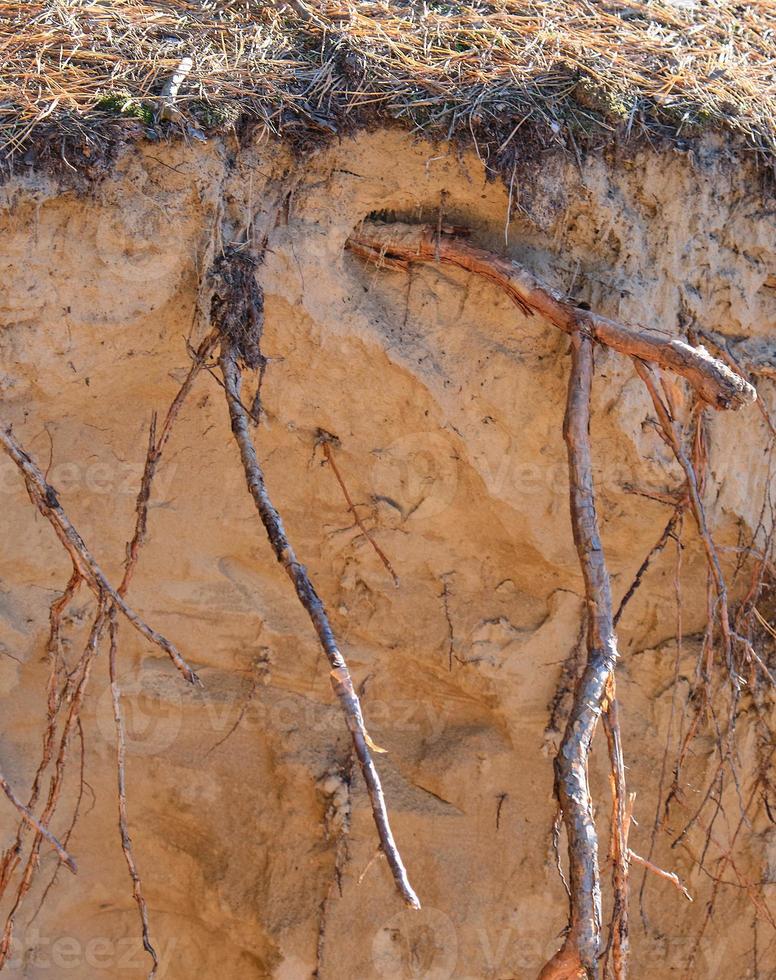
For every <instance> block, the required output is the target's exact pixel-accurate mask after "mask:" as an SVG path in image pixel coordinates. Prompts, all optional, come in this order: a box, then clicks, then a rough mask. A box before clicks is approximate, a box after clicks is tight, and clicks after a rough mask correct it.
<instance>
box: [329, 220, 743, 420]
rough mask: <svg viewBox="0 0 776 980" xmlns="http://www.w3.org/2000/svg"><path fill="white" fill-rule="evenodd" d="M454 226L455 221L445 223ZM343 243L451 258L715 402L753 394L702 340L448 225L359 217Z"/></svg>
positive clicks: (411, 256)
mask: <svg viewBox="0 0 776 980" xmlns="http://www.w3.org/2000/svg"><path fill="white" fill-rule="evenodd" d="M452 231H453V232H456V231H457V232H460V229H452ZM347 244H348V247H349V248H350V249H351V250H354V251H357V252H358V254H359V255H361V256H362V257H363V258H366V259H368V260H369V261H372V262H375V263H376V264H378V265H379V264H380V263H384V262H386V260H387V261H389V262H393V263H399V262H400V263H404V264H405V265H406V264H408V263H411V262H443V263H448V264H450V265H457V266H458V267H459V268H461V269H466V270H467V271H469V272H473V273H475V274H477V275H479V276H482V277H483V278H484V279H488V280H490V281H491V282H493V283H495V284H496V285H498V286H500V287H501V288H502V289H503V290H504V291H505V292H506V293H507V295H509V296H510V297H511V298H512V300H513V301H514V302H515V303H516V304H517V306H519V307H520V308H521V309H522V310H523V311H524V312H528V313H531V312H533V311H535V312H536V313H539V314H541V315H542V316H545V317H547V319H548V320H550V322H551V323H554V324H555V326H556V327H559V328H560V329H561V330H563V331H565V332H566V333H568V334H572V335H573V334H574V333H576V332H578V331H583V332H586V333H588V334H590V336H591V337H592V338H593V339H594V340H597V341H598V342H599V343H602V344H605V345H606V346H607V347H611V348H612V350H616V351H619V352H620V353H621V354H630V355H632V356H634V357H640V358H642V359H643V360H645V361H652V362H654V363H655V364H659V365H661V367H666V368H670V369H671V370H672V371H673V372H674V373H675V374H679V375H681V376H682V377H684V378H686V379H687V380H688V381H689V382H690V384H691V385H692V386H693V387H694V388H695V390H696V391H697V392H698V394H699V396H700V397H701V398H702V399H703V400H704V401H706V402H708V404H710V405H713V406H714V407H715V408H740V407H741V406H742V405H748V404H749V403H750V402H753V401H754V400H755V398H756V393H755V390H754V388H753V387H752V386H751V385H750V384H749V383H748V382H747V381H746V380H745V379H744V378H742V377H741V375H740V374H738V373H736V372H735V371H732V370H731V369H730V368H729V367H728V366H727V365H726V364H724V363H723V362H722V361H719V360H716V359H715V358H713V357H711V355H710V354H709V353H708V352H707V351H706V350H705V348H703V347H691V346H690V345H689V344H686V343H684V341H681V340H678V339H677V338H675V337H669V336H668V335H667V334H663V333H658V332H657V331H656V330H648V329H647V328H646V327H640V326H629V325H627V324H624V323H618V322H617V321H616V320H610V319H608V318H607V317H604V316H601V315H599V314H597V313H593V312H592V311H590V310H583V309H580V308H579V307H576V306H574V305H573V304H572V303H570V302H569V301H568V300H566V299H564V298H563V297H562V296H561V295H560V294H558V293H557V292H555V291H554V290H552V289H550V288H549V287H547V286H545V285H544V284H543V283H541V282H540V281H539V280H538V279H537V278H536V277H535V276H534V275H533V274H532V273H530V272H529V271H528V270H527V269H525V268H524V267H523V266H521V265H519V264H518V263H517V262H515V261H514V259H507V258H504V257H503V256H500V255H496V254H495V253H494V252H488V251H486V250H485V249H482V248H477V247H476V246H474V245H470V244H469V243H468V242H467V241H465V240H462V239H461V237H459V236H458V235H456V234H455V233H453V234H450V233H447V234H446V233H445V229H442V234H437V229H436V228H433V227H432V226H431V225H407V224H401V223H399V222H395V223H392V224H381V223H379V222H374V221H366V222H364V223H363V224H362V225H361V226H360V227H359V228H358V230H357V231H356V232H354V233H353V235H351V237H350V238H349V239H348V243H347Z"/></svg>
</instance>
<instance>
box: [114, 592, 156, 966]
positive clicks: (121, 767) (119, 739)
mask: <svg viewBox="0 0 776 980" xmlns="http://www.w3.org/2000/svg"><path fill="white" fill-rule="evenodd" d="M117 627H118V623H117V619H116V610H115V609H114V608H111V611H110V619H109V631H110V652H109V654H108V669H109V673H110V693H111V700H112V701H113V721H114V723H115V726H116V776H117V783H118V808H119V833H120V835H121V849H122V851H123V852H124V858H125V860H126V862H127V869H128V870H129V877H130V878H131V879H132V896H133V898H134V899H135V901H136V902H137V907H138V912H139V913H140V926H141V931H142V936H143V948H144V949H145V950H146V952H147V953H148V955H149V956H150V957H151V959H152V960H153V967H152V968H151V971H150V973H149V974H148V980H154V977H155V976H156V971H157V969H158V967H159V957H158V956H157V955H156V950H155V949H154V947H153V944H152V942H151V936H150V931H149V925H148V906H147V904H146V900H145V896H144V895H143V883H142V881H141V879H140V873H139V872H138V870H137V862H136V861H135V852H134V849H133V847H132V838H131V837H130V835H129V816H128V813H127V775H126V761H127V742H126V733H125V729H124V715H123V713H122V710H121V687H120V686H119V680H118V674H117V672H116V650H117V640H118V628H117Z"/></svg>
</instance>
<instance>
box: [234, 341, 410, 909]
mask: <svg viewBox="0 0 776 980" xmlns="http://www.w3.org/2000/svg"><path fill="white" fill-rule="evenodd" d="M221 371H222V374H223V378H224V388H225V391H226V399H227V404H228V407H229V416H230V418H231V423H232V432H233V433H234V437H235V440H236V441H237V445H238V447H239V450H240V458H241V460H242V464H243V469H244V470H245V479H246V482H247V484H248V489H249V491H250V494H251V496H252V497H253V501H254V503H255V505H256V510H257V511H258V513H259V517H260V518H261V522H262V524H263V525H264V529H265V531H266V532H267V537H268V538H269V541H270V544H271V545H272V550H273V551H274V553H275V557H276V558H277V560H278V561H279V562H280V564H281V565H282V566H283V568H284V569H285V571H286V573H287V574H288V577H289V578H290V579H291V581H292V583H293V585H294V588H295V590H296V594H297V596H298V597H299V601H300V602H301V603H302V606H303V607H304V608H305V610H306V611H307V614H308V615H309V617H310V620H311V622H312V624H313V626H314V628H315V632H316V633H317V634H318V639H319V640H320V643H321V646H322V648H323V651H324V653H325V654H326V658H327V660H328V661H329V666H330V668H331V672H330V675H329V676H330V679H331V685H332V688H333V689H334V693H335V694H336V695H337V698H338V699H339V702H340V705H341V706H342V710H343V712H344V714H345V719H346V721H347V725H348V728H349V730H350V734H351V737H352V739H353V746H354V749H355V752H356V756H357V757H358V761H359V765H360V766H361V772H362V773H363V776H364V781H365V782H366V786H367V791H368V793H369V800H370V802H371V805H372V814H373V816H374V821H375V825H376V827H377V833H378V836H379V838H380V844H381V847H382V850H383V853H384V854H385V857H386V859H387V861H388V865H389V866H390V869H391V872H392V874H393V879H394V882H395V884H396V888H397V889H398V891H399V893H400V895H401V896H402V898H403V899H404V901H405V903H406V904H407V905H408V906H410V907H411V908H420V902H419V900H418V897H417V895H416V894H415V892H414V890H413V888H412V886H411V885H410V882H409V879H408V877H407V872H406V870H405V868H404V864H403V862H402V859H401V855H400V854H399V851H398V848H397V847H396V843H395V841H394V839H393V833H392V832H391V827H390V823H389V821H388V812H387V810H386V806H385V798H384V797H383V790H382V786H381V783H380V777H379V775H378V773H377V769H376V767H375V764H374V762H373V760H372V756H371V753H370V751H369V750H370V747H374V746H373V743H372V741H371V739H370V738H369V735H368V733H367V730H366V727H365V725H364V718H363V715H362V713H361V704H360V702H359V699H358V695H357V694H356V692H355V690H354V688H353V682H352V680H351V677H350V672H349V670H348V667H347V664H346V662H345V659H344V657H343V656H342V654H341V653H340V651H339V649H338V647H337V642H336V640H335V639H334V634H333V632H332V629H331V625H330V624H329V618H328V616H327V614H326V610H325V608H324V606H323V603H322V602H321V600H320V598H319V597H318V594H317V592H316V591H315V588H314V586H313V584H312V582H311V581H310V577H309V575H308V574H307V569H306V568H305V567H304V565H302V564H300V563H299V561H298V560H297V557H296V554H295V553H294V550H293V548H292V547H291V544H290V543H289V541H288V537H287V536H286V531H285V528H284V526H283V522H282V520H281V517H280V515H279V514H278V512H277V510H276V509H275V507H274V505H273V503H272V501H271V499H270V497H269V494H268V492H267V488H266V485H265V483H264V474H263V472H262V469H261V465H260V464H259V460H258V457H257V455H256V449H255V447H254V445H253V440H252V439H251V434H250V428H249V417H248V414H247V412H246V410H245V408H244V406H243V404H242V401H241V400H240V389H241V378H242V374H241V370H240V366H239V364H238V359H237V353H236V351H235V348H234V346H233V342H232V340H231V339H230V338H229V337H228V336H226V335H224V337H223V339H222V346H221Z"/></svg>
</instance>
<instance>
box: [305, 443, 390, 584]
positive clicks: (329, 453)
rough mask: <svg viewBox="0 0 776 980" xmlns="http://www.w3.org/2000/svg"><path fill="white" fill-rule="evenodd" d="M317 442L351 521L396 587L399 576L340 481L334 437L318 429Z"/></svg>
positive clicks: (341, 480) (340, 475)
mask: <svg viewBox="0 0 776 980" xmlns="http://www.w3.org/2000/svg"><path fill="white" fill-rule="evenodd" d="M318 442H319V444H320V446H321V449H322V450H323V455H324V456H325V457H326V462H327V463H328V464H329V466H331V471H332V473H333V474H334V476H335V477H336V478H337V483H339V485H340V489H341V490H342V495H343V496H344V498H345V502H346V503H347V505H348V510H349V511H350V513H351V514H352V515H353V520H354V521H355V522H356V524H357V525H358V528H359V530H360V531H361V533H362V534H363V535H364V537H365V538H366V540H367V541H368V542H369V544H370V545H371V546H372V549H373V551H374V553H375V554H376V555H377V557H378V558H379V559H380V561H381V562H382V563H383V565H384V566H385V570H386V571H387V572H388V574H389V575H390V576H391V578H392V579H393V584H394V585H395V586H397V587H398V585H399V576H398V575H397V574H396V572H395V571H394V570H393V565H392V564H391V563H390V561H389V560H388V556H387V555H386V553H385V552H384V551H383V549H382V548H381V547H380V545H379V544H378V543H377V542H376V541H375V540H374V538H373V537H372V535H371V534H370V533H369V531H368V530H367V529H366V527H365V526H364V522H363V521H362V520H361V518H360V517H359V514H358V511H357V510H356V505H355V504H354V503H353V499H352V498H351V496H350V493H349V492H348V488H347V486H346V485H345V481H344V480H343V479H342V474H341V473H340V471H339V467H338V466H337V463H336V461H335V459H334V450H333V448H332V443H333V442H334V436H332V435H331V433H329V432H324V431H323V429H319V430H318Z"/></svg>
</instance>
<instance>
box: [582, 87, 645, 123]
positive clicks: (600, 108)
mask: <svg viewBox="0 0 776 980" xmlns="http://www.w3.org/2000/svg"><path fill="white" fill-rule="evenodd" d="M573 95H574V99H575V100H576V102H577V103H578V104H579V105H580V106H582V107H583V108H584V109H590V110H591V111H592V112H594V113H597V114H599V115H600V116H602V117H603V118H604V119H608V120H609V121H610V122H613V123H620V122H624V121H625V120H626V119H627V118H628V114H629V113H630V105H629V103H630V102H631V100H630V99H628V98H627V96H626V95H625V93H624V92H622V91H620V90H618V89H617V88H616V87H614V86H611V87H610V86H607V85H602V84H600V83H599V82H595V81H594V80H593V79H591V78H583V79H581V80H580V81H579V82H577V84H576V86H575V87H574V93H573Z"/></svg>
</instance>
